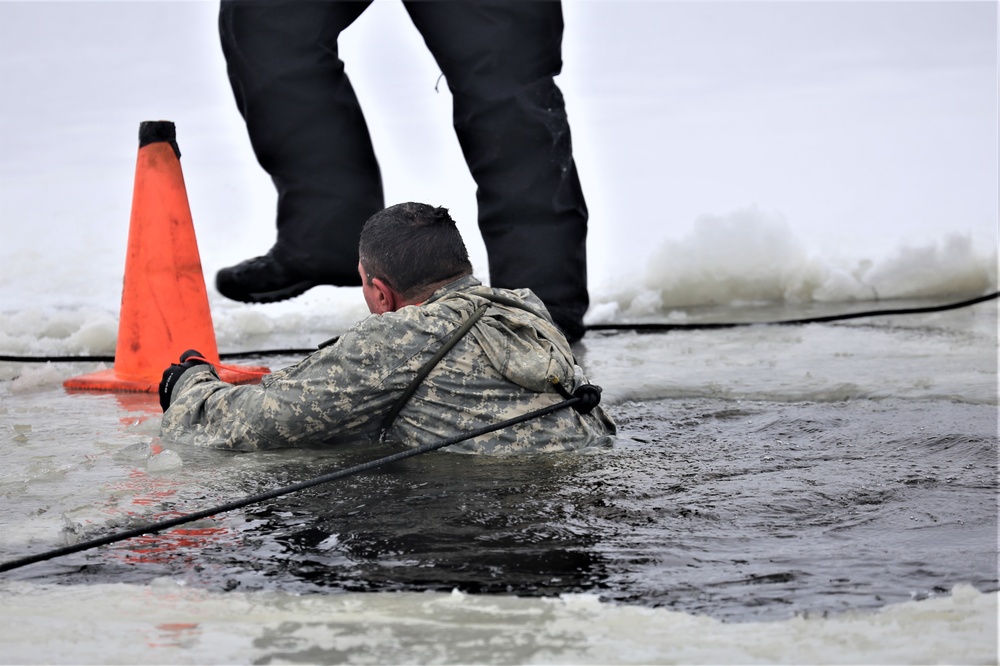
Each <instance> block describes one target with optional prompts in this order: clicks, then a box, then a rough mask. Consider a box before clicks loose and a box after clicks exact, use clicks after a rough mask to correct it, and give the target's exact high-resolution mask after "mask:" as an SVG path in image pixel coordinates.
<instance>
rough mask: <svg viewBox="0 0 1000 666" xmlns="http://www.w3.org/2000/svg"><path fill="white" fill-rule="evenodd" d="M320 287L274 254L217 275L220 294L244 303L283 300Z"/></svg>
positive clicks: (217, 286)
mask: <svg viewBox="0 0 1000 666" xmlns="http://www.w3.org/2000/svg"><path fill="white" fill-rule="evenodd" d="M318 284H321V283H320V282H319V281H317V280H314V279H312V278H309V277H306V276H305V275H302V274H301V273H298V272H297V271H295V270H294V269H292V268H289V267H288V266H285V265H284V264H282V263H280V262H279V261H278V260H277V259H275V258H274V256H273V254H272V253H271V252H268V253H267V254H265V255H264V256H262V257H254V258H253V259H247V260H246V261H242V262H240V263H238V264H236V265H235V266H230V267H229V268H223V269H222V270H220V271H219V272H218V273H217V274H216V276H215V288H216V289H218V290H219V293H220V294H222V295H223V296H225V297H226V298H231V299H233V300H234V301H241V302H243V303H274V302H277V301H284V300H287V299H289V298H295V297H296V296H299V295H301V294H303V293H305V292H306V291H308V290H310V289H312V288H313V287H315V286H316V285H318Z"/></svg>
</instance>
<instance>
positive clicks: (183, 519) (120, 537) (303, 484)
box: [0, 390, 600, 572]
mask: <svg viewBox="0 0 1000 666" xmlns="http://www.w3.org/2000/svg"><path fill="white" fill-rule="evenodd" d="M599 395H600V393H599V390H598V400H599V399H600V398H599ZM588 397H592V396H589V395H584V396H583V397H578V396H574V397H572V398H569V399H567V400H563V401H562V402H557V403H555V404H552V405H549V406H548V407H542V408H541V409H536V410H534V411H532V412H528V413H527V414H522V415H521V416H515V417H514V418H510V419H507V420H505V421H500V422H499V423H494V424H491V425H487V426H483V427H481V428H477V429H475V430H471V431H468V432H464V433H462V434H460V435H456V436H454V437H450V438H448V439H444V440H441V441H440V442H431V443H430V444H422V445H420V446H417V447H415V448H412V449H407V450H405V451H400V452H399V453H394V454H392V455H388V456H385V457H383V458H377V459H375V460H370V461H368V462H365V463H361V464H360V465H355V466H354V467H348V468H347V469H341V470H337V471H336V472H330V473H329V474H324V475H322V476H318V477H316V478H313V479H309V480H308V481H300V482H299V483H295V484H292V485H290V486H283V487H281V488H275V489H274V490H269V491H267V492H263V493H260V494H259V495H251V496H250V497H244V498H243V499H239V500H235V501H233V502H228V503H226V504H222V505H220V506H216V507H212V508H209V509H203V510H201V511H196V512H194V513H189V514H186V515H183V516H178V517H176V518H170V519H168V520H163V521H159V522H155V523H152V524H150V525H144V526H142V527H136V528H133V529H130V530H125V531H124V532H116V533H115V534H109V535H108V536H104V537H100V538H97V539H91V540H89V541H82V542H80V543H76V544H73V545H70V546H64V547H62V548H56V549H54V550H49V551H45V552H43V553H38V554H36V555H28V556H27V557H21V558H18V559H16V560H9V561H7V562H0V572H4V571H10V570H12V569H18V568H20V567H23V566H26V565H29V564H34V563H35V562H43V561H45V560H51V559H53V558H56V557H62V556H63V555H70V554H72V553H79V552H81V551H84V550H90V549H92V548H97V547H98V546H106V545H108V544H111V543H116V542H118V541H125V540H126V539H131V538H132V537H137V536H142V535H143V534H156V533H157V532H162V531H163V530H166V529H170V528H171V527H177V526H178V525H184V524H185V523H191V522H194V521H196V520H201V519H202V518H208V517H210V516H214V515H217V514H220V513H225V512H227V511H233V510H234V509H242V508H243V507H245V506H249V505H251V504H257V503H259V502H263V501H265V500H269V499H274V498H275V497H281V496H282V495H288V494H290V493H294V492H297V491H299V490H305V489H306V488H312V487H313V486H318V485H320V484H323V483H329V482H330V481H336V480H337V479H342V478H344V477H347V476H351V475H354V474H358V473H360V472H367V471H368V470H370V469H374V468H376V467H380V466H382V465H386V464H388V463H391V462H396V461H399V460H404V459H406V458H412V457H413V456H418V455H420V454H422V453H428V452H430V451H436V450H437V449H443V448H444V447H446V446H451V445H452V444H457V443H458V442H463V441H465V440H467V439H472V438H474V437H479V436H480V435H485V434H488V433H491V432H493V431H495V430H501V429H503V428H507V427H509V426H512V425H517V424H519V423H524V422H525V421H528V420H530V419H534V418H538V417H540V416H545V415H546V414H551V413H552V412H555V411H557V410H560V409H564V408H566V407H571V406H574V405H578V404H582V403H584V402H585V401H587V399H588Z"/></svg>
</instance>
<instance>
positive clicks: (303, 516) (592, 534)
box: [19, 398, 998, 620]
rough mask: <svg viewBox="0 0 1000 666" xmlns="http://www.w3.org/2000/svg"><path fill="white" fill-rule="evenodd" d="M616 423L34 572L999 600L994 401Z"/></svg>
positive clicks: (277, 462) (179, 497)
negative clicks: (614, 437) (569, 441)
mask: <svg viewBox="0 0 1000 666" xmlns="http://www.w3.org/2000/svg"><path fill="white" fill-rule="evenodd" d="M611 412H612V414H613V415H614V417H615V418H616V419H617V421H618V423H619V426H620V435H621V438H620V441H619V443H618V445H617V446H616V447H615V448H613V449H611V450H608V451H605V452H600V453H595V454H587V455H581V454H560V455H543V456H541V455H540V456H519V457H512V458H491V457H483V456H467V455H456V454H449V453H445V452H437V453H430V454H425V455H422V456H419V457H416V458H412V459H409V460H406V461H402V462H397V463H393V464H391V465H389V466H386V467H382V468H379V469H378V470H377V471H374V472H368V473H365V474H362V475H358V476H353V477H350V478H348V479H344V480H341V481H337V482H333V483H330V484H327V485H324V486H320V487H316V488H313V489H309V490H305V491H302V492H299V493H296V494H293V495H289V496H285V497H282V498H278V499H275V500H270V501H269V502H267V503H265V504H262V505H256V506H254V507H251V508H249V509H244V510H242V511H237V512H232V513H230V514H226V515H224V516H221V517H218V518H215V519H209V520H205V521H201V522H199V523H196V524H194V525H191V526H189V529H180V530H177V531H175V532H172V533H169V534H166V535H162V536H157V537H153V536H150V537H144V538H142V539H139V540H133V541H132V542H129V543H128V544H118V545H115V546H112V547H108V548H105V549H103V550H101V551H98V552H93V553H89V554H80V555H74V556H71V557H69V558H63V560H62V561H54V562H50V563H44V564H39V565H34V567H32V568H30V571H29V569H28V568H26V569H24V570H22V571H23V573H21V574H19V576H24V577H27V578H32V579H35V580H40V581H41V580H46V581H49V582H63V583H73V584H78V583H88V582H146V581H149V580H151V579H153V578H155V577H157V576H163V575H170V576H173V577H175V578H179V579H182V580H185V581H186V582H187V583H188V584H189V585H192V586H198V587H202V588H207V589H212V590H231V589H240V590H261V589H280V590H283V591H288V592H302V593H308V592H320V591H322V592H327V593H329V592H336V591H338V590H347V591H393V590H408V591H415V590H416V591H419V590H438V591H450V590H452V589H455V588H458V589H460V590H462V591H465V592H471V593H505V594H515V595H523V596H539V595H554V594H558V593H563V592H592V593H597V594H599V595H600V596H601V597H602V598H604V599H607V600H614V601H622V602H628V603H630V604H639V605H646V606H663V607H668V608H671V609H674V610H682V611H685V612H689V613H698V614H706V615H710V616H714V617H717V618H721V619H727V620H752V619H769V620H770V619H780V618H785V617H789V616H791V615H794V614H807V615H812V614H822V613H827V612H837V611H842V610H846V609H856V608H877V607H881V606H883V605H886V604H889V603H895V602H899V601H904V600H907V599H911V598H923V597H927V596H932V595H937V594H945V593H947V592H949V591H950V590H951V588H952V586H953V585H955V584H957V583H971V584H973V585H974V586H975V587H977V588H978V589H979V590H981V591H984V592H985V591H994V590H996V589H997V588H998V581H997V579H998V575H997V538H998V530H997V515H998V513H997V496H998V494H997V486H998V483H997V410H996V407H995V406H991V405H970V404H962V403H953V402H944V401H926V402H921V401H899V400H878V401H876V400H870V401H866V400H856V401H845V402H834V403H771V402H749V401H728V400H716V399H702V398H699V399H690V400H664V401H653V402H642V403H626V404H622V405H616V406H613V407H612V408H611ZM391 451H392V450H391V449H386V448H375V447H371V446H353V447H344V448H339V449H332V450H326V451H308V452H303V451H283V452H272V453H265V454H254V455H252V456H247V455H242V456H241V455H231V454H223V453H219V452H212V451H203V450H189V449H178V452H179V453H180V454H181V456H182V457H183V458H184V461H185V465H184V468H183V470H181V471H180V472H177V473H174V474H171V475H163V476H157V475H146V476H143V477H142V478H140V479H138V481H137V482H138V483H140V485H142V484H145V485H144V486H143V487H142V488H140V494H141V495H143V496H146V497H151V498H154V500H155V498H157V497H161V498H167V499H165V500H163V501H156V502H155V514H154V515H159V516H163V517H168V516H170V515H173V514H172V513H171V512H189V511H194V510H198V509H201V508H204V507H206V506H210V505H212V504H213V503H221V502H223V501H228V500H232V499H234V498H237V497H239V496H241V495H245V494H247V495H248V494H252V493H257V492H261V491H264V490H267V489H270V488H273V487H276V486H280V485H285V484H290V483H294V482H296V481H299V480H302V479H305V478H311V477H314V476H318V475H319V474H321V473H323V472H326V471H329V470H332V469H338V468H343V467H346V466H349V465H353V464H357V463H359V462H363V461H365V460H369V459H371V458H374V457H377V456H380V455H384V454H386V453H389V452H391ZM166 486H170V488H171V490H170V492H169V493H168V492H166V491H165V490H164V488H165V487H166ZM175 491H176V492H175ZM157 493H159V495H158V494H157ZM119 522H120V523H121V524H129V520H127V519H123V520H120V521H117V522H116V519H114V518H112V519H109V520H108V522H107V524H106V526H105V528H104V529H103V530H101V529H97V530H86V531H87V536H90V535H91V534H96V533H102V532H107V531H109V529H108V526H110V527H111V528H114V526H115V525H116V524H118V523H119Z"/></svg>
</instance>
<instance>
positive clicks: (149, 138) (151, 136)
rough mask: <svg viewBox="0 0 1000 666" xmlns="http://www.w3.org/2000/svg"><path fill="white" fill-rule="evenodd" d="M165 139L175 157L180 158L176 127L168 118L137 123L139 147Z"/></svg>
mask: <svg viewBox="0 0 1000 666" xmlns="http://www.w3.org/2000/svg"><path fill="white" fill-rule="evenodd" d="M160 141H166V142H167V143H169V144H170V146H171V147H172V148H173V149H174V153H175V154H176V155H177V159H180V158H181V150H180V148H179V147H178V146H177V128H176V126H175V125H174V124H173V123H172V122H170V121H169V120H144V121H143V122H141V123H139V147H140V148H142V147H144V146H148V145H149V144H151V143H158V142H160Z"/></svg>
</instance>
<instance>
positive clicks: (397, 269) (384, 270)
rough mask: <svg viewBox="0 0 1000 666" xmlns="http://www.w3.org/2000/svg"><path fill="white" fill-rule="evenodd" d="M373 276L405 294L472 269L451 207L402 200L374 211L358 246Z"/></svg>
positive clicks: (369, 277)
mask: <svg viewBox="0 0 1000 666" xmlns="http://www.w3.org/2000/svg"><path fill="white" fill-rule="evenodd" d="M358 254H359V255H360V257H361V265H362V266H363V267H364V269H365V271H367V273H368V279H369V280H371V279H372V278H379V279H380V280H382V281H383V282H385V283H386V284H388V285H389V286H390V287H392V288H393V289H394V290H396V291H397V292H399V293H400V294H401V295H402V296H403V297H404V298H412V297H415V296H419V295H420V292H421V291H422V290H423V289H426V288H427V287H429V286H431V285H434V284H438V283H441V282H444V281H446V280H449V279H456V280H457V279H458V278H460V277H462V276H464V275H469V274H471V273H472V263H471V262H470V261H469V252H468V250H466V248H465V242H464V241H463V240H462V234H461V233H459V231H458V227H457V226H456V225H455V220H453V219H451V215H449V214H448V209H447V208H441V207H434V206H429V205H427V204H422V203H414V202H409V203H401V204H396V205H395V206H390V207H389V208H386V209H385V210H382V211H379V212H378V213H375V214H374V215H372V216H371V217H370V218H369V219H368V221H367V222H365V226H364V229H362V231H361V242H360V243H359V245H358Z"/></svg>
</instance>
